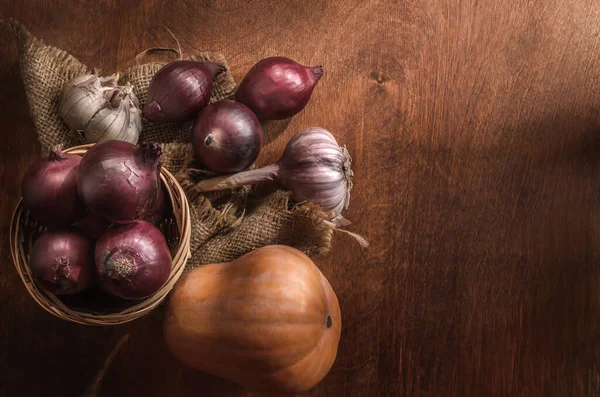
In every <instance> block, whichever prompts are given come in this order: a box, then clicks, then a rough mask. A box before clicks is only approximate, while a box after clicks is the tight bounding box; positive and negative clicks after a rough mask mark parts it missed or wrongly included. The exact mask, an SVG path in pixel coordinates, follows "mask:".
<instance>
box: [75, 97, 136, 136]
mask: <svg viewBox="0 0 600 397" xmlns="http://www.w3.org/2000/svg"><path fill="white" fill-rule="evenodd" d="M138 107H139V102H138V99H137V97H136V96H135V94H134V93H133V89H132V88H131V87H125V88H124V89H116V90H115V91H114V93H113V95H112V97H111V98H110V100H109V101H108V105H107V106H106V107H103V108H101V109H100V110H99V111H98V113H96V115H95V116H94V117H93V118H92V119H91V120H90V122H89V124H88V125H87V126H85V128H84V129H83V134H84V136H85V140H86V141H87V142H90V143H91V142H102V141H106V140H109V139H119V140H121V141H126V142H131V143H134V144H135V143H137V141H138V138H139V136H140V132H141V131H142V117H141V112H140V111H139V109H138Z"/></svg>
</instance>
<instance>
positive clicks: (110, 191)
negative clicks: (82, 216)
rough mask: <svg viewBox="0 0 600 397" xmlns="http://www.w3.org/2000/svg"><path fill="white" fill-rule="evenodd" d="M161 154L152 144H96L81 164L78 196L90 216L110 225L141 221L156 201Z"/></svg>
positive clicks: (157, 146) (116, 142)
mask: <svg viewBox="0 0 600 397" xmlns="http://www.w3.org/2000/svg"><path fill="white" fill-rule="evenodd" d="M161 154H162V152H161V149H160V146H159V145H158V144H155V143H153V144H143V145H140V146H136V145H134V144H132V143H129V142H124V141H118V140H110V141H104V142H101V143H97V144H96V145H94V146H92V147H91V148H90V149H89V150H88V151H87V153H86V154H85V156H83V160H81V165H80V166H79V172H78V179H77V184H78V187H79V196H80V197H81V198H82V200H83V202H84V203H85V205H86V206H87V207H88V209H89V210H90V211H91V212H92V213H94V214H97V215H101V216H104V217H105V218H107V219H108V220H109V221H110V222H111V223H127V222H131V221H133V220H136V219H143V218H144V217H145V216H146V215H147V214H148V213H150V212H151V211H152V208H153V207H154V205H155V202H156V200H158V198H159V188H160V176H159V172H160V156H161Z"/></svg>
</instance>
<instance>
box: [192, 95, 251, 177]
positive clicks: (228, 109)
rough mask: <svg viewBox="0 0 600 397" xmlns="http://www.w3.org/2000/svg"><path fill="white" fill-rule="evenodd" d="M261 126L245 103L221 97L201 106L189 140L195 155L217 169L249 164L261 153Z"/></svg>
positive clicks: (232, 169)
mask: <svg viewBox="0 0 600 397" xmlns="http://www.w3.org/2000/svg"><path fill="white" fill-rule="evenodd" d="M262 141H263V138H262V129H261V126H260V122H259V121H258V118H256V115H255V114H254V113H253V112H252V110H250V109H249V108H248V107H247V106H246V105H244V104H242V103H240V102H236V101H232V100H223V101H219V102H216V103H213V104H211V105H209V106H207V107H206V108H204V109H203V110H202V111H201V112H200V114H199V115H198V117H197V118H196V120H195V122H194V126H193V129H192V144H193V147H194V152H195V154H196V157H198V159H199V160H200V161H201V162H202V163H203V164H204V165H206V166H207V167H208V168H210V169H211V170H213V171H215V172H218V173H231V172H238V171H242V170H244V169H246V168H248V167H249V166H250V165H252V163H254V161H256V158H257V157H258V154H259V153H260V149H261V147H262Z"/></svg>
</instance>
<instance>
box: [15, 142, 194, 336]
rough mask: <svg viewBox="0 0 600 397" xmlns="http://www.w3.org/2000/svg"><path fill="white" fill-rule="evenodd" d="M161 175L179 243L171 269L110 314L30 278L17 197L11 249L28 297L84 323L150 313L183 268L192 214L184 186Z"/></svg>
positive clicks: (165, 172) (121, 320)
mask: <svg viewBox="0 0 600 397" xmlns="http://www.w3.org/2000/svg"><path fill="white" fill-rule="evenodd" d="M93 145H94V144H87V145H80V146H74V147H71V148H68V149H65V150H64V152H65V153H71V154H78V155H83V154H85V153H86V152H87V150H88V149H89V148H90V147H91V146H93ZM160 178H161V180H162V182H163V185H164V186H165V187H166V190H167V192H168V193H169V197H170V199H171V204H172V208H173V213H174V218H175V223H176V224H177V228H178V231H179V246H178V247H177V251H176V252H175V254H174V255H173V258H172V265H171V273H170V274H169V278H168V279H167V281H166V282H165V284H164V285H163V286H162V287H161V288H160V289H159V290H158V291H156V292H155V293H154V294H153V295H151V296H149V297H148V298H146V299H144V300H143V301H141V302H139V303H137V304H135V305H133V306H131V307H128V308H126V309H123V310H121V311H119V312H116V313H110V314H93V313H88V312H83V311H78V310H74V309H70V308H69V307H67V306H66V305H65V304H64V303H63V302H62V301H61V300H60V299H59V298H58V297H57V296H56V295H54V294H52V293H51V292H49V291H47V290H45V289H43V288H41V287H40V286H38V285H36V284H35V283H34V282H33V279H32V277H31V272H30V270H29V266H28V265H27V261H26V258H25V252H24V248H23V242H22V241H20V231H19V228H20V221H21V216H22V215H23V211H24V208H23V205H22V198H20V199H19V201H18V203H17V206H16V208H15V210H14V212H13V216H12V219H11V227H10V252H11V255H12V259H13V263H14V265H15V268H16V270H17V273H18V274H19V277H20V278H21V281H22V282H23V285H24V286H25V288H26V289H27V292H29V294H30V295H31V297H32V298H33V299H34V300H35V301H36V302H37V303H38V305H40V306H41V307H42V308H43V309H44V310H46V311H47V312H48V313H50V314H52V315H54V316H56V317H58V318H62V319H64V320H67V321H71V322H75V323H79V324H85V325H117V324H123V323H126V322H129V321H133V320H135V319H137V318H139V317H142V316H143V315H145V314H147V313H149V312H150V311H151V310H152V309H154V308H155V307H156V306H158V305H159V304H160V303H161V302H162V301H163V300H164V299H165V298H166V296H167V295H168V293H169V292H170V291H171V289H172V288H173V286H174V285H175V283H176V282H177V280H178V279H179V277H181V275H182V274H183V271H184V270H185V265H186V263H187V260H188V259H189V258H190V256H191V252H190V240H191V216H190V208H189V204H188V201H187V197H186V195H185V192H184V191H183V188H182V187H181V186H180V185H179V183H178V182H177V180H176V179H175V177H174V176H173V174H171V173H170V172H169V171H168V170H167V169H166V168H164V167H161V170H160Z"/></svg>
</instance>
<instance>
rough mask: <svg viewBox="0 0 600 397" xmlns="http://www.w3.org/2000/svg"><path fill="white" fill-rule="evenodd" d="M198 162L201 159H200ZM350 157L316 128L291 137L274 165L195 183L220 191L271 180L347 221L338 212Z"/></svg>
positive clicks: (344, 201) (346, 195) (346, 198)
mask: <svg viewBox="0 0 600 397" xmlns="http://www.w3.org/2000/svg"><path fill="white" fill-rule="evenodd" d="M200 161H202V159H200ZM351 162H352V159H351V158H350V155H349V153H348V151H347V150H346V148H345V147H340V146H339V145H338V143H337V142H336V140H335V138H334V137H333V135H332V134H331V133H330V132H329V131H327V130H325V129H323V128H318V127H313V128H307V129H305V130H303V131H301V132H299V133H298V134H296V136H294V137H293V138H292V139H291V140H290V141H289V142H288V144H287V146H286V147H285V150H284V152H283V155H282V156H281V158H280V159H279V161H278V162H277V163H275V164H271V165H268V166H266V167H263V168H258V169H254V170H249V171H243V172H240V173H237V174H233V175H225V176H220V177H216V178H211V179H206V180H204V181H201V182H199V183H198V184H197V185H196V188H197V189H198V190H200V191H211V190H223V189H228V188H234V187H238V186H242V185H251V184H254V183H258V182H261V181H267V180H275V179H278V180H279V182H281V184H282V185H283V186H285V187H286V188H287V189H289V190H291V191H292V194H293V196H294V198H295V199H296V200H298V201H311V202H314V203H317V204H319V205H320V206H322V207H323V209H325V210H328V211H332V212H333V215H334V218H333V221H334V222H336V223H337V224H338V225H342V226H343V225H347V224H349V222H348V220H346V219H345V218H344V217H343V216H342V215H341V212H342V210H344V209H347V208H348V205H349V203H350V190H351V189H352V176H353V172H352V170H351V169H350V165H351Z"/></svg>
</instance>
